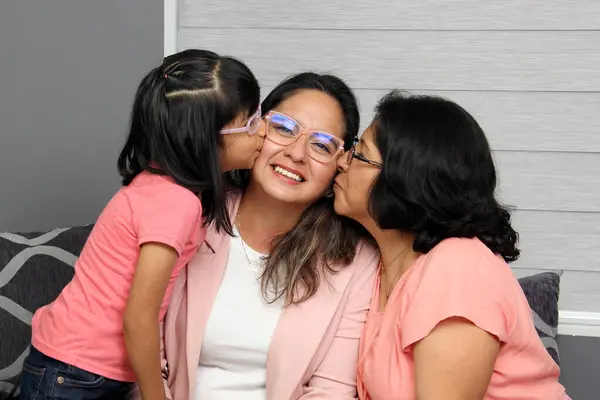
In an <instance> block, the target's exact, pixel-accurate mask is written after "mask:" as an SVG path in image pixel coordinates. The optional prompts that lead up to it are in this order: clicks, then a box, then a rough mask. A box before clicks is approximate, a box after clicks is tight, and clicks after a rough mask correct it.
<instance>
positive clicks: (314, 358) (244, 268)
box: [164, 73, 379, 400]
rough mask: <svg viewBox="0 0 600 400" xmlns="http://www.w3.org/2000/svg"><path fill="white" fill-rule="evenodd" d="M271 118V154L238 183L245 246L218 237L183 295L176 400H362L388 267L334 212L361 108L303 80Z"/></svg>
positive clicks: (169, 332) (273, 102) (182, 282)
mask: <svg viewBox="0 0 600 400" xmlns="http://www.w3.org/2000/svg"><path fill="white" fill-rule="evenodd" d="M262 110H263V113H264V119H265V122H266V123H265V129H266V130H267V133H266V140H265V142H264V145H263V148H262V151H261V154H260V156H259V157H258V159H257V160H256V163H255V165H254V168H253V169H252V171H251V172H250V173H248V172H245V173H241V174H237V175H236V176H235V181H236V182H237V184H238V186H239V187H240V190H238V191H237V192H235V193H234V194H233V195H232V198H231V203H230V208H229V210H230V214H231V218H232V220H235V232H234V233H235V236H234V237H230V236H228V235H226V234H219V233H217V232H215V231H210V230H209V233H208V236H207V238H206V242H205V244H204V245H203V247H202V248H201V249H200V252H199V254H198V255H197V256H196V257H195V258H194V259H193V260H192V261H191V262H190V263H189V265H188V267H187V269H186V271H185V272H184V273H182V276H181V277H180V279H179V280H178V282H177V284H176V287H175V289H174V292H173V297H172V300H171V305H170V307H169V310H168V312H167V317H166V320H165V324H164V339H165V356H166V359H165V362H166V365H165V368H164V372H165V377H166V386H167V388H168V389H169V390H168V391H169V393H170V396H171V397H172V398H173V399H176V400H188V399H198V400H217V399H218V400H237V399H240V400H242V399H243V400H265V399H268V400H287V399H338V400H344V399H354V398H356V397H357V392H356V382H355V380H356V362H357V360H358V344H359V338H360V334H361V331H362V328H363V325H364V321H365V318H366V315H367V311H368V307H369V301H370V297H371V291H372V287H373V277H374V273H375V269H376V266H377V263H378V261H379V254H378V253H377V252H376V251H375V250H374V248H372V247H370V246H368V245H366V244H364V243H362V242H361V241H360V240H359V238H360V235H359V232H360V231H359V230H358V229H357V227H355V226H353V225H352V224H353V222H352V221H350V220H345V219H343V218H341V217H338V216H336V215H335V213H334V211H333V198H332V180H333V178H334V175H335V173H336V162H337V159H338V158H339V157H340V155H341V154H342V153H343V152H344V150H347V149H348V148H350V146H351V144H352V143H353V140H354V138H355V137H356V134H357V131H358V126H359V117H358V110H357V104H356V100H355V98H354V95H353V94H352V92H351V91H350V89H349V88H348V87H347V86H346V84H344V82H342V81H341V80H340V79H338V78H336V77H334V76H331V75H317V74H313V73H304V74H300V75H296V76H294V77H291V78H290V79H288V80H286V81H284V82H282V83H281V84H280V85H279V86H277V87H276V88H275V89H274V90H273V91H272V92H271V93H270V94H269V96H267V98H266V99H265V100H264V102H263V104H262ZM357 226H358V225H357ZM358 227H359V226H358Z"/></svg>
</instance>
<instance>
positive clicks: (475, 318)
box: [400, 239, 512, 350]
mask: <svg viewBox="0 0 600 400" xmlns="http://www.w3.org/2000/svg"><path fill="white" fill-rule="evenodd" d="M426 257H427V259H426V261H425V264H424V265H423V266H422V269H421V270H420V271H414V273H415V274H414V275H413V276H411V277H410V279H412V280H414V282H412V284H411V285H410V287H411V288H410V289H409V290H411V291H412V292H411V293H410V295H409V296H410V305H409V306H408V308H407V311H406V313H405V315H404V317H403V318H402V319H401V321H400V324H401V327H400V329H401V337H402V349H403V350H406V349H407V348H408V347H410V346H412V345H413V344H415V343H416V342H418V341H420V340H421V339H423V338H425V337H426V336H427V335H429V333H431V331H432V330H433V329H434V328H435V327H436V326H437V325H438V324H439V323H440V322H442V321H444V320H446V319H448V318H452V317H460V318H464V319H466V320H468V321H470V322H471V323H473V324H474V325H476V326H477V327H479V328H481V329H483V330H485V331H487V332H488V333H490V334H492V335H494V336H496V337H497V338H498V339H499V340H500V341H501V342H503V343H505V342H506V341H507V339H508V336H509V331H510V327H511V326H512V323H511V320H512V316H511V314H510V312H509V306H508V301H507V296H506V293H505V288H504V286H503V282H505V281H506V277H507V275H506V274H507V269H508V273H509V274H510V267H508V265H507V264H506V263H505V262H504V261H503V260H501V259H499V258H498V257H497V256H495V255H494V254H493V253H492V252H491V251H490V250H488V249H487V247H486V246H485V245H484V244H483V243H481V242H480V241H479V240H477V239H447V240H445V241H443V242H442V243H440V244H439V245H438V246H436V247H435V248H434V249H433V250H431V252H430V253H429V254H428V255H427V256H426Z"/></svg>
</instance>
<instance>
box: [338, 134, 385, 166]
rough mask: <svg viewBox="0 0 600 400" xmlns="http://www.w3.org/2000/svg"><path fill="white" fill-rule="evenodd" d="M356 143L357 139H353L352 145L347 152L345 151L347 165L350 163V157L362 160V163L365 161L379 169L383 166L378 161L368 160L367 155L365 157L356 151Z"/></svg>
mask: <svg viewBox="0 0 600 400" xmlns="http://www.w3.org/2000/svg"><path fill="white" fill-rule="evenodd" d="M357 143H358V139H355V140H354V143H353V144H352V147H350V150H348V153H347V156H346V157H348V158H347V159H346V164H348V165H350V164H352V159H353V158H356V159H357V160H358V161H362V162H364V163H367V164H369V165H372V166H374V167H375V168H380V169H381V168H382V167H383V164H381V163H378V162H376V161H373V160H369V159H368V158H367V157H365V156H363V155H362V154H360V153H357V152H356V144H357Z"/></svg>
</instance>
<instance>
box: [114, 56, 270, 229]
mask: <svg viewBox="0 0 600 400" xmlns="http://www.w3.org/2000/svg"><path fill="white" fill-rule="evenodd" d="M259 102H260V88H259V85H258V81H257V80H256V78H255V77H254V75H253V74H252V71H250V69H248V67H247V66H246V65H244V64H243V63H242V62H240V61H238V60H236V59H233V58H231V57H222V56H219V55H218V54H216V53H213V52H212V51H206V50H185V51H182V52H180V53H177V54H174V55H171V56H168V57H166V58H165V59H164V61H163V63H162V65H161V66H159V67H157V68H154V69H153V70H152V71H150V72H149V73H148V74H147V75H146V76H145V77H144V79H143V80H142V82H141V83H140V85H139V87H138V89H137V93H136V94H135V98H134V102H133V109H132V111H131V126H130V130H129V135H128V137H127V141H126V142H125V146H124V147H123V150H122V151H121V154H120V155H119V160H118V168H119V173H120V174H121V177H122V178H123V185H129V184H130V183H131V181H133V179H134V178H135V177H136V176H137V175H138V174H139V173H140V172H142V171H149V172H152V173H154V174H161V175H167V176H169V177H171V178H173V180H174V181H175V182H176V183H178V184H179V185H181V186H183V187H186V188H187V189H189V190H191V191H193V192H195V193H201V194H202V196H201V199H202V215H203V217H204V218H205V222H204V224H205V225H208V224H210V223H211V222H213V221H214V222H215V226H216V229H217V230H218V231H221V230H222V231H225V232H227V233H229V234H232V228H231V221H230V220H229V214H228V212H227V208H226V199H225V189H226V188H225V179H224V177H223V172H222V170H221V165H220V161H219V160H220V158H219V153H220V145H221V143H222V139H221V135H220V131H221V129H223V127H224V126H225V125H226V124H227V123H229V122H230V121H232V120H233V119H234V118H236V117H237V116H238V115H239V114H240V113H247V114H248V115H250V114H251V113H253V112H254V111H255V110H256V109H257V108H258V104H259Z"/></svg>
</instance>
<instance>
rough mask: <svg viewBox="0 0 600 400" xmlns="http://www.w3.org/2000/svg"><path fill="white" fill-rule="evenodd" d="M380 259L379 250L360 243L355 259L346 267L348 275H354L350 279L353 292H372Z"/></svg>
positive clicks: (366, 243)
mask: <svg viewBox="0 0 600 400" xmlns="http://www.w3.org/2000/svg"><path fill="white" fill-rule="evenodd" d="M379 259H380V255H379V250H378V249H377V248H376V247H374V246H373V245H371V244H370V243H368V242H366V241H361V242H359V244H358V245H357V246H356V254H355V256H354V259H353V260H352V262H351V263H350V264H349V265H348V266H347V267H346V269H347V270H348V273H350V274H351V275H352V276H351V278H350V284H351V289H352V290H359V291H361V290H367V291H369V293H370V292H371V290H372V283H373V280H374V279H375V274H376V272H377V266H378V265H379Z"/></svg>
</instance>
